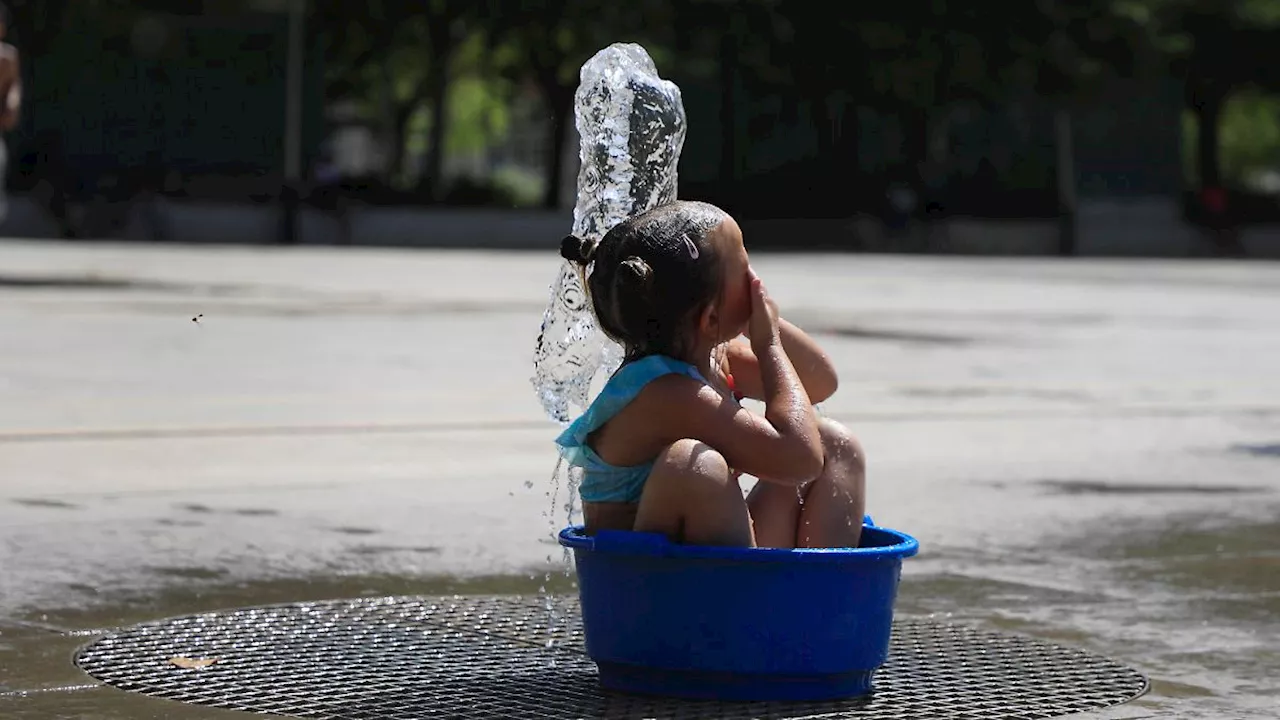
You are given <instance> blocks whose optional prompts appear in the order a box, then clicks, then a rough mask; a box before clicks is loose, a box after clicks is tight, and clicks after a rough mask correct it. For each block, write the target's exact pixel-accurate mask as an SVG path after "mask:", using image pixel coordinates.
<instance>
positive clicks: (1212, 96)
mask: <svg viewBox="0 0 1280 720" xmlns="http://www.w3.org/2000/svg"><path fill="white" fill-rule="evenodd" d="M1206 95H1207V96H1201V97H1200V99H1199V102H1197V103H1196V106H1195V110H1196V122H1197V126H1198V127H1197V137H1196V140H1197V146H1198V152H1197V155H1198V160H1199V170H1200V187H1202V188H1216V187H1221V186H1222V157H1221V153H1220V152H1219V142H1218V135H1219V130H1220V125H1221V119H1222V109H1223V106H1224V105H1226V98H1225V97H1224V96H1223V94H1222V93H1220V92H1214V91H1210V92H1208V93H1206Z"/></svg>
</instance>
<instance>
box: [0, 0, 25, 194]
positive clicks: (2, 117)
mask: <svg viewBox="0 0 1280 720" xmlns="http://www.w3.org/2000/svg"><path fill="white" fill-rule="evenodd" d="M8 32H9V7H8V6H7V5H5V4H4V3H3V2H0V98H3V101H2V102H0V131H3V132H6V133H7V132H10V131H11V130H13V129H14V128H16V127H18V121H19V120H20V119H21V114H20V113H21V111H22V68H21V67H20V66H19V64H18V49H17V48H16V47H14V46H12V45H10V44H9V43H7V42H4V38H5V35H6V34H8ZM8 170H9V148H8V145H7V144H6V143H5V142H3V139H0V183H3V181H4V179H5V178H7V177H8ZM3 190H4V186H3V184H0V219H3V217H4V215H5V213H6V211H7V210H8V203H7V201H6V200H5V199H4V193H3Z"/></svg>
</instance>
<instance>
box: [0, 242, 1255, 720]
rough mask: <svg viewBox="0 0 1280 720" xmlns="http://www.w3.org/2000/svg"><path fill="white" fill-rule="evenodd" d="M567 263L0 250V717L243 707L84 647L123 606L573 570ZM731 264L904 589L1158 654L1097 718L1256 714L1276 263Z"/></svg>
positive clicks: (1032, 630) (454, 255) (910, 601)
mask: <svg viewBox="0 0 1280 720" xmlns="http://www.w3.org/2000/svg"><path fill="white" fill-rule="evenodd" d="M749 242H750V239H749V238H748V243H749ZM556 262H557V257H556V255H555V253H554V252H553V251H550V250H549V251H548V253H545V254H541V255H539V254H530V253H497V252H493V253H465V252H448V251H388V250H350V251H346V252H342V251H336V250H315V249H308V250H274V249H267V250H263V249H249V248H234V249H232V248H209V247H205V248H179V247H156V246H134V247H130V246H124V245H105V244H104V245H98V244H94V245H87V244H84V245H81V244H76V245H64V244H34V243H33V244H27V243H17V242H5V243H0V569H2V572H0V717H4V718H10V717H23V718H28V717H29V718H82V717H83V718H90V717H91V718H151V717H156V718H159V717H173V718H229V717H238V716H240V715H237V714H235V713H228V712H225V711H217V710H211V709H207V708H199V707H194V706H186V705H179V704H176V703H172V702H168V701H163V700H157V699H152V698H145V697H142V696H137V695H132V694H128V693H124V692H121V691H118V690H115V689H112V688H104V687H97V686H96V681H94V680H92V679H91V678H89V677H88V676H86V675H84V674H83V673H81V672H80V671H79V670H77V669H76V668H75V667H74V666H73V665H72V663H71V657H72V655H73V653H74V652H75V650H76V649H77V648H78V647H80V646H81V645H83V644H85V643H87V642H91V641H92V640H93V638H94V637H96V636H97V635H98V634H99V633H101V632H102V631H104V630H105V629H109V628H112V627H118V626H122V625H128V624H132V623H136V622H140V621H143V620H149V619H156V618H162V617H168V616H173V615H181V614H186V613H191V612H195V611H200V610H210V609H218V608H230V607H241V606H247V605H259V604H267V603H278V602H291V601H301V600H315V599H328V598H341V597H357V596H362V595H382V594H411V593H427V594H451V593H462V594H479V593H489V592H537V591H538V589H539V587H540V586H543V585H546V584H547V581H546V578H547V575H546V573H547V571H548V570H549V569H550V570H552V573H551V575H550V578H551V583H550V586H551V589H552V590H553V591H572V586H571V584H570V580H569V579H567V578H565V577H564V576H563V575H562V574H560V572H559V563H561V562H562V555H561V552H560V550H559V548H558V547H556V546H555V545H554V543H552V542H551V540H550V533H551V529H552V528H553V527H557V526H559V525H562V524H563V522H564V520H565V513H564V510H563V509H562V508H560V507H559V506H560V505H561V504H562V503H563V501H564V497H563V493H564V489H563V488H553V486H552V483H551V482H550V478H551V473H552V468H553V467H554V465H555V458H554V454H553V452H552V445H551V439H552V437H553V435H554V433H555V426H554V425H553V424H551V423H550V422H549V421H546V420H545V419H544V418H543V417H542V416H541V414H540V411H539V408H538V405H537V402H536V400H535V398H534V395H533V392H532V389H531V387H530V385H529V380H528V378H529V375H530V374H531V356H532V347H533V339H534V337H535V335H536V332H537V327H538V322H539V319H540V314H541V310H542V306H543V304H544V302H545V299H546V292H547V285H548V284H549V282H550V281H551V279H552V277H553V274H554V272H555V268H556ZM755 264H756V266H757V269H758V270H759V271H760V273H761V275H762V276H763V277H764V278H765V280H766V282H767V283H768V284H769V285H770V288H771V290H772V292H773V294H774V295H775V296H776V297H777V298H778V300H779V302H780V304H781V307H782V310H783V314H784V315H786V316H789V317H791V318H792V319H793V320H795V321H796V322H797V323H799V324H801V325H802V326H805V327H809V328H811V329H812V330H813V331H814V332H815V334H817V335H818V336H819V338H820V340H821V341H822V342H823V343H824V345H825V346H826V347H827V348H828V350H829V351H830V353H831V354H832V356H833V358H834V359H835V361H836V363H837V366H838V368H839V370H840V372H841V389H840V391H839V393H838V394H837V395H836V396H835V397H834V398H832V399H831V400H830V401H828V402H827V403H825V404H824V406H823V412H824V413H825V414H827V415H830V416H832V417H835V418H837V419H839V420H842V421H843V422H845V423H847V424H848V425H850V426H851V427H852V428H853V429H854V430H855V432H856V433H857V434H858V435H859V436H860V438H861V440H862V442H863V444H864V445H865V446H866V448H867V451H868V455H869V459H870V478H869V482H870V490H869V492H870V498H869V511H870V512H871V513H872V515H873V516H874V517H875V519H876V520H877V522H879V523H881V524H884V525H888V526H891V527H896V528H900V529H903V530H906V531H907V532H910V533H912V534H914V535H915V536H917V537H918V538H919V539H920V541H921V543H922V552H921V555H920V556H919V557H918V558H915V559H912V560H910V561H908V562H907V563H906V567H905V571H904V580H903V585H902V591H901V597H900V603H899V608H900V612H903V613H908V614H913V615H930V616H934V617H937V618H943V619H952V620H954V621H957V622H968V623H973V624H975V625H978V626H981V627H985V628H988V629H998V630H1006V631H1013V632H1020V633H1026V634H1030V635H1034V636H1036V637H1041V638H1046V639H1049V640H1052V641H1056V642H1061V643H1064V644H1069V645H1074V646H1078V647H1082V648H1085V649H1089V650H1093V651H1095V652H1099V653H1102V654H1105V655H1108V656H1111V657H1114V658H1116V659H1118V660H1120V661H1122V662H1125V663H1127V664H1130V665H1132V666H1134V667H1137V668H1138V669H1140V670H1142V671H1143V672H1145V673H1147V674H1149V675H1150V676H1151V678H1152V688H1153V689H1152V692H1151V693H1150V694H1149V695H1148V696H1147V697H1145V698H1143V699H1141V700H1139V701H1137V702H1135V703H1131V704H1129V705H1126V706H1122V707H1120V708H1117V709H1115V710H1113V711H1110V712H1109V713H1102V714H1099V715H1097V717H1115V718H1139V717H1173V718H1199V717H1240V718H1273V717H1276V716H1277V715H1280V683H1277V681H1276V680H1275V677H1276V676H1277V673H1278V671H1280V520H1277V518H1278V517H1280V515H1278V514H1277V510H1280V373H1277V372H1276V371H1275V368H1276V366H1277V364H1276V363H1277V358H1280V265H1274V264H1263V263H1256V264H1237V263H1209V262H1204V263H1199V262H1196V263H1192V262H1149V261H1071V262H1059V261H1052V260H1005V259H967V258H945V259H944V258H895V257H873V256H819V255H796V256H783V255H759V256H757V257H756V258H755ZM529 485H531V486H529ZM553 493H554V494H555V503H554V504H555V506H556V509H555V512H554V514H552V513H551V512H550V509H551V508H552V505H553V500H552V497H551V496H552V494H553Z"/></svg>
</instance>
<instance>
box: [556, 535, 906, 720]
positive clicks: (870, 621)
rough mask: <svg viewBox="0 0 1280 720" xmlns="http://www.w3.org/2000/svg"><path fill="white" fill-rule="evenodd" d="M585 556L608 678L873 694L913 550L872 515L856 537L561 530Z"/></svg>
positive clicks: (789, 692)
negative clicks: (671, 536)
mask: <svg viewBox="0 0 1280 720" xmlns="http://www.w3.org/2000/svg"><path fill="white" fill-rule="evenodd" d="M560 544H561V545H564V546H565V547H568V548H571V549H572V550H573V554H574V560H575V563H576V565H577V569H578V592H579V597H580V599H581V605H582V623H583V631H584V634H585V635H586V646H587V654H588V655H589V656H590V657H591V659H592V660H594V661H595V663H596V665H597V666H598V668H599V671H600V683H601V685H602V686H604V687H605V688H608V689H611V690H618V691H623V692H633V693H644V694H653V695H666V696H676V697H690V698H704V699H720V700H825V699H832V698H844V697H853V696H857V695H862V694H865V693H867V692H869V691H870V690H871V688H872V677H873V675H874V673H875V671H876V669H877V668H879V667H880V666H881V665H882V664H884V661H885V657H886V656H887V655H888V651H889V634H890V631H891V629H892V625H893V604H894V600H895V599H896V597H897V594H898V580H899V577H900V576H901V572H902V559H903V558H906V557H910V556H912V555H915V554H916V552H917V551H918V550H919V544H918V543H917V542H916V540H915V539H914V538H912V537H910V536H909V535H906V534H904V533H900V532H897V531H895V530H889V529H886V528H880V527H876V526H875V525H873V524H871V522H870V518H868V519H867V524H866V526H865V527H864V529H863V531H862V541H861V546H860V547H857V548H820V549H799V550H780V549H772V548H720V547H702V546H690V545H679V544H676V543H672V542H670V541H669V540H667V539H666V537H664V536H662V535H660V534H654V533H637V532H620V531H601V532H599V533H597V534H596V535H593V536H589V535H586V534H585V532H584V531H583V529H582V528H581V527H578V526H574V527H568V528H565V529H564V530H562V531H561V532H560Z"/></svg>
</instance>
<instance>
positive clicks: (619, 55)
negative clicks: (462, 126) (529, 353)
mask: <svg viewBox="0 0 1280 720" xmlns="http://www.w3.org/2000/svg"><path fill="white" fill-rule="evenodd" d="M573 111H574V118H575V121H576V125H577V129H578V135H579V136H580V137H581V145H580V148H579V157H580V159H581V160H582V168H581V170H580V171H579V172H578V198H577V203H576V205H575V206H574V208H573V234H574V235H576V236H577V237H579V238H582V239H583V240H593V241H598V240H600V239H601V238H603V237H604V235H605V233H607V232H608V231H609V230H610V229H611V228H612V227H613V226H615V225H617V224H618V223H620V222H622V221H623V220H625V219H626V218H628V217H630V216H632V215H635V214H639V213H641V212H644V211H646V210H650V209H652V208H655V207H657V206H659V205H662V204H665V203H668V202H671V201H673V200H675V199H676V170H677V166H678V165H679V163H680V151H681V149H683V147H684V138H685V112H684V103H683V101H682V100H681V97H680V88H678V87H677V86H676V85H675V83H672V82H670V81H667V80H663V79H662V78H661V77H660V76H659V75H658V70H657V67H655V66H654V63H653V59H652V58H650V57H649V54H648V53H647V52H645V50H644V48H642V47H640V46H639V45H635V44H631V43H615V44H613V45H610V46H609V47H607V48H605V49H603V50H601V51H600V52H598V53H596V54H595V56H593V57H592V58H591V59H590V60H588V61H587V62H586V63H585V64H584V65H583V66H582V70H581V72H580V73H579V84H578V90H577V92H576V93H575V95H574V110H573ZM584 279H585V276H584V274H583V273H582V272H581V269H580V268H579V267H578V266H577V265H576V264H575V263H571V262H569V261H567V260H566V261H564V262H563V263H561V265H560V269H559V272H558V274H557V276H556V279H555V280H554V281H553V282H552V284H551V289H550V299H549V302H548V304H547V309H546V311H545V312H544V313H543V316H542V326H541V328H540V330H539V333H538V339H537V343H536V345H535V349H534V358H533V367H534V374H533V377H532V378H531V381H532V383H533V387H534V390H535V391H536V393H537V395H538V399H539V401H540V402H541V403H542V408H543V410H544V411H545V412H546V413H547V415H548V416H549V417H550V418H551V419H552V420H555V421H557V422H560V423H568V422H570V420H571V408H576V409H578V410H579V411H581V410H585V409H586V407H587V405H588V395H589V393H590V390H591V383H592V381H593V380H594V379H595V377H596V375H597V374H598V373H599V372H600V371H601V370H603V371H604V372H605V373H606V374H612V373H613V372H614V371H615V370H616V369H617V368H618V367H619V366H620V365H621V364H622V348H621V346H619V345H618V344H617V343H615V342H614V341H612V340H610V339H609V338H607V337H606V336H605V335H604V333H602V332H601V331H600V328H599V326H598V324H597V323H596V319H595V316H594V314H593V312H592V309H591V303H590V299H589V298H588V296H587V291H586V288H585V287H584V284H583V283H584ZM563 467H564V460H563V458H561V459H560V460H559V461H558V462H557V463H556V467H555V470H554V471H553V472H552V474H551V487H550V488H549V489H548V491H547V497H548V500H549V509H548V511H547V512H545V513H543V516H544V517H545V518H546V519H547V521H548V523H549V524H550V526H551V534H552V538H553V539H554V538H555V537H556V536H557V532H558V530H559V528H558V527H557V525H558V523H557V522H556V515H557V512H556V511H557V506H558V501H559V493H560V475H561V469H562V468H563ZM581 482H582V471H581V469H580V468H569V469H568V470H567V471H566V472H565V491H566V493H567V498H566V499H565V502H564V505H563V508H562V509H563V510H564V512H565V514H566V515H567V520H568V524H570V525H573V524H574V520H575V515H576V513H577V511H578V509H579V508H578V507H577V499H578V487H579V486H580V485H581ZM525 487H526V488H528V489H532V487H533V484H532V482H531V481H530V482H527V483H526V484H525ZM561 563H562V566H563V571H564V574H565V577H566V578H567V577H569V576H570V575H571V573H572V568H571V566H570V553H569V549H568V548H564V549H563V552H562V557H561ZM547 565H548V567H549V568H550V567H552V566H554V562H553V560H552V556H551V555H550V554H548V555H547ZM550 582H551V570H550V569H548V571H547V572H546V574H545V575H544V577H543V584H542V587H541V588H540V589H539V592H540V593H542V595H543V596H544V599H545V601H546V609H547V633H548V638H547V643H546V647H547V648H548V649H549V650H551V649H554V646H555V642H556V639H555V633H556V630H557V628H558V625H559V620H560V618H559V617H558V613H557V611H556V607H555V602H554V600H553V598H552V597H551V594H550V592H549V591H548V590H547V586H548V585H549V584H550ZM551 662H552V664H554V663H555V660H554V656H553V657H552V659H551Z"/></svg>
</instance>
